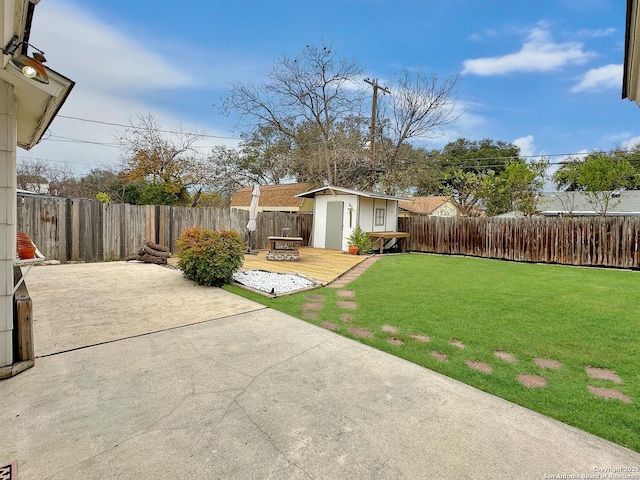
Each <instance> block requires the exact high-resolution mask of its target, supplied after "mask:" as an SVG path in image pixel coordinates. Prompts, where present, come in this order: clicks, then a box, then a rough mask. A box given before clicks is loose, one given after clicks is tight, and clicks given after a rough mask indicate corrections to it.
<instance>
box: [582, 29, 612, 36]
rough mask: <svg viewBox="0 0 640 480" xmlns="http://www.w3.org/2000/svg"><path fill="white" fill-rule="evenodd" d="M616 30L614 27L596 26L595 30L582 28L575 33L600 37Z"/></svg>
mask: <svg viewBox="0 0 640 480" xmlns="http://www.w3.org/2000/svg"><path fill="white" fill-rule="evenodd" d="M616 32H617V29H615V28H598V29H596V30H587V29H582V30H578V32H577V35H578V36H580V37H590V38H600V37H608V36H609V35H613V34H614V33H616Z"/></svg>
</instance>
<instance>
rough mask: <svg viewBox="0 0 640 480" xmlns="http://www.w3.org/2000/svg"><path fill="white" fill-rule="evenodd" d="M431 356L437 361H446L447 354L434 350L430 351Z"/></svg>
mask: <svg viewBox="0 0 640 480" xmlns="http://www.w3.org/2000/svg"><path fill="white" fill-rule="evenodd" d="M431 358H434V359H435V360H437V361H438V362H442V363H444V362H446V361H447V355H446V354H444V353H440V352H436V351H435V350H432V351H431Z"/></svg>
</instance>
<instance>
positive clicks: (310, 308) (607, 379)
mask: <svg viewBox="0 0 640 480" xmlns="http://www.w3.org/2000/svg"><path fill="white" fill-rule="evenodd" d="M378 258H380V257H369V258H368V259H367V260H365V261H364V262H362V263H360V264H359V265H357V266H356V267H355V268H353V269H352V270H351V271H350V272H347V273H346V274H344V275H343V276H342V277H340V278H339V279H338V280H336V281H334V282H333V283H331V284H330V285H328V286H329V287H331V288H340V289H341V290H338V291H337V292H336V297H337V299H336V305H337V306H338V307H339V308H340V309H341V310H342V311H343V312H342V313H340V318H339V322H336V321H324V322H322V323H321V326H322V327H324V328H326V329H328V330H333V331H335V330H339V329H341V328H344V329H345V330H346V331H348V332H349V333H350V334H351V335H353V336H355V337H359V338H371V337H373V336H374V334H375V332H374V331H373V330H370V329H368V328H363V327H360V326H358V325H356V324H354V318H355V315H354V312H356V311H357V309H358V303H357V301H356V298H355V292H354V291H353V290H346V289H342V288H343V287H344V286H345V285H347V284H348V283H349V282H351V281H352V280H354V279H355V278H357V277H358V276H360V274H362V272H364V271H365V270H366V269H367V268H368V267H369V266H370V265H371V264H372V263H373V262H375V261H376V260H377V259H378ZM324 301H325V296H324V295H317V294H310V295H307V297H306V301H305V303H303V305H302V308H303V312H302V316H303V318H307V319H310V320H319V319H320V314H319V312H320V310H322V307H323V304H324ZM380 332H381V333H383V334H385V335H386V340H387V342H388V343H389V344H390V345H393V346H396V347H403V346H404V345H405V339H406V341H408V342H411V343H414V344H415V343H418V344H424V345H425V346H426V345H427V344H428V343H429V342H430V341H431V338H430V337H429V336H428V335H426V334H424V333H411V334H408V335H406V336H404V337H403V336H402V335H400V331H399V329H398V328H397V327H395V326H394V325H390V324H384V325H382V326H381V327H380ZM403 338H405V339H403ZM448 343H449V344H450V345H451V346H454V347H456V349H459V350H460V351H462V350H464V349H465V348H466V347H467V345H466V344H465V343H464V342H463V341H462V340H460V339H457V338H451V339H449V340H448ZM429 355H430V356H431V358H433V359H434V360H435V361H437V362H440V363H446V362H448V361H449V360H450V359H451V358H452V357H453V356H455V354H453V355H452V356H451V357H450V356H448V355H447V354H445V353H443V352H439V351H437V350H430V351H429ZM493 355H494V357H495V359H496V361H497V362H498V363H499V362H506V363H510V364H518V359H517V358H516V357H515V356H514V355H513V354H511V353H509V352H507V351H503V350H496V351H494V352H493ZM531 363H532V364H533V366H534V367H537V368H538V369H541V370H543V371H542V372H541V373H519V374H517V375H516V380H517V381H518V383H520V384H521V385H523V386H525V387H527V388H531V389H536V388H545V387H547V385H548V379H547V378H546V377H545V374H544V371H545V370H549V371H553V370H560V369H561V368H563V365H562V363H561V362H560V361H558V360H555V359H550V358H539V357H536V358H534V359H533V360H532V362H531ZM464 364H465V365H466V367H467V368H469V369H471V370H474V371H477V372H480V373H483V374H485V375H491V374H493V372H494V367H495V366H494V365H491V364H490V363H487V362H480V361H476V360H472V359H468V360H465V362H464ZM522 368H523V369H524V370H528V369H529V367H527V366H526V365H524V364H523V365H522ZM585 373H586V374H587V376H588V377H589V378H590V379H593V380H596V381H598V382H599V384H598V385H588V386H587V388H586V390H587V391H588V392H590V393H591V394H592V395H595V396H597V397H600V398H604V399H608V400H617V401H621V402H624V403H632V402H633V401H632V399H631V398H629V397H628V396H627V395H625V394H624V393H622V392H621V391H620V390H618V389H617V388H615V386H616V385H622V384H624V382H623V380H622V378H621V377H620V376H619V375H618V374H617V373H615V372H613V371H612V370H609V369H607V368H600V367H592V366H588V367H586V368H585ZM603 385H604V386H603Z"/></svg>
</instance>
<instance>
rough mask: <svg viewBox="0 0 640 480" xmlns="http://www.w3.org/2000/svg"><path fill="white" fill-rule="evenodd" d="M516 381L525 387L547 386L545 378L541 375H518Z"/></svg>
mask: <svg viewBox="0 0 640 480" xmlns="http://www.w3.org/2000/svg"><path fill="white" fill-rule="evenodd" d="M518 382H520V383H521V384H522V385H524V386H525V387H531V388H541V387H546V386H547V380H546V379H545V378H544V377H543V376H542V375H524V374H521V375H518Z"/></svg>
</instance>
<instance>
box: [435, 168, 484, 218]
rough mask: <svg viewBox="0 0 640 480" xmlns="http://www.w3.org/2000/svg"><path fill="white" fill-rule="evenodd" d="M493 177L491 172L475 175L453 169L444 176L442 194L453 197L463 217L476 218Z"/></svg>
mask: <svg viewBox="0 0 640 480" xmlns="http://www.w3.org/2000/svg"><path fill="white" fill-rule="evenodd" d="M494 177H495V173H494V172H493V170H487V171H484V172H480V173H477V172H474V171H472V170H462V169H461V168H455V169H453V170H451V171H450V172H448V173H446V174H445V176H444V181H445V182H446V186H445V187H444V189H443V192H442V193H444V194H445V195H449V196H451V197H453V199H454V200H455V201H456V202H457V203H458V205H459V206H460V209H461V210H462V213H463V214H464V215H467V216H477V215H479V214H480V209H479V207H480V205H481V202H482V199H483V198H486V196H487V190H488V189H490V188H491V186H492V182H493V179H494Z"/></svg>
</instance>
